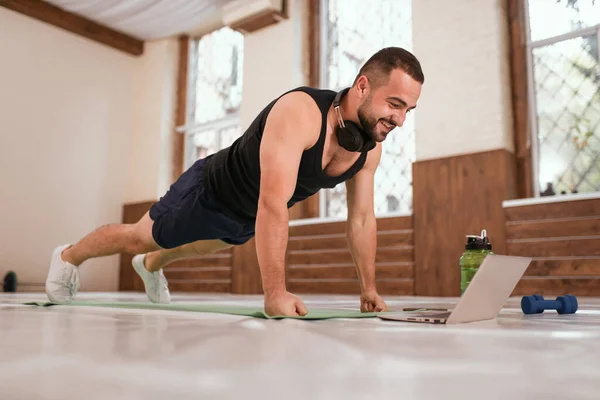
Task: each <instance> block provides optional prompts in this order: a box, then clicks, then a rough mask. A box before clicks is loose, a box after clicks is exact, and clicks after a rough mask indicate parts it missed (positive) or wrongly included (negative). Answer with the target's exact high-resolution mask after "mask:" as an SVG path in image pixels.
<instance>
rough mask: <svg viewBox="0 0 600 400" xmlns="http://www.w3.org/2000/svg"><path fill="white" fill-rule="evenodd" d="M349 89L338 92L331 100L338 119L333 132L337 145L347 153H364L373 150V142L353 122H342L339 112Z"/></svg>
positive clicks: (374, 143)
mask: <svg viewBox="0 0 600 400" xmlns="http://www.w3.org/2000/svg"><path fill="white" fill-rule="evenodd" d="M349 90H350V88H346V89H344V90H341V91H339V92H338V93H337V94H336V95H335V98H334V99H333V108H334V109H335V112H336V114H337V117H338V123H339V125H338V127H337V129H336V131H335V133H336V136H337V139H338V143H339V144H340V146H342V147H343V148H344V149H346V150H348V151H356V152H361V153H362V152H364V151H369V150H372V149H374V148H375V145H376V142H375V140H374V139H373V138H372V137H371V136H370V135H368V134H367V133H366V132H365V131H363V129H362V128H361V126H360V125H359V124H357V123H355V122H352V121H348V120H344V119H343V118H342V113H341V111H340V102H341V101H342V97H344V96H345V95H346V93H348V91H349Z"/></svg>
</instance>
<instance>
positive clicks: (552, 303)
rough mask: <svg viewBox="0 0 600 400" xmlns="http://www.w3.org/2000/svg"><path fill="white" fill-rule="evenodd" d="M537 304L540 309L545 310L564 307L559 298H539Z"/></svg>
mask: <svg viewBox="0 0 600 400" xmlns="http://www.w3.org/2000/svg"><path fill="white" fill-rule="evenodd" d="M535 304H536V306H537V308H538V309H543V310H560V309H562V304H560V301H558V300H537V301H536V303H535Z"/></svg>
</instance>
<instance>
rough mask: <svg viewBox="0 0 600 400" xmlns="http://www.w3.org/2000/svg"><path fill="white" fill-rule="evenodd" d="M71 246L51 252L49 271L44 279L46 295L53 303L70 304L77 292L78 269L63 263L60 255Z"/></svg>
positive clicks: (64, 246) (63, 246)
mask: <svg viewBox="0 0 600 400" xmlns="http://www.w3.org/2000/svg"><path fill="white" fill-rule="evenodd" d="M69 246H71V245H70V244H65V245H62V246H58V247H57V248H55V249H54V251H53V252H52V259H51V260H50V271H49V272H48V277H47V278H46V294H47V295H48V298H49V299H50V301H51V302H53V303H58V304H65V303H70V302H71V301H72V300H73V299H74V298H75V295H76V294H77V290H79V268H77V267H76V266H74V265H73V264H70V263H68V262H66V261H63V259H62V257H61V253H62V252H63V250H64V249H66V248H67V247H69Z"/></svg>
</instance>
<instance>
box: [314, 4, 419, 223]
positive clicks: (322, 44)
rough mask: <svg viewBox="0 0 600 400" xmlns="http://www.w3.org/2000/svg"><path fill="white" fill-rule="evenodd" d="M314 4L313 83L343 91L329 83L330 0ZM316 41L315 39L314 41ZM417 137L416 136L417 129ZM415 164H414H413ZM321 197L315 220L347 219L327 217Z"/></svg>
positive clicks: (321, 195)
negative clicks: (315, 76) (316, 13)
mask: <svg viewBox="0 0 600 400" xmlns="http://www.w3.org/2000/svg"><path fill="white" fill-rule="evenodd" d="M311 1H312V4H311V5H310V7H311V9H314V7H318V15H316V16H312V18H313V19H314V20H316V21H317V22H316V24H317V29H318V32H319V33H318V35H314V37H315V38H317V40H319V43H318V44H317V48H313V51H314V54H316V57H317V59H318V61H316V64H317V65H316V66H312V69H313V70H316V72H317V78H316V80H314V81H313V83H314V85H315V86H318V87H320V88H325V87H327V88H329V89H331V90H341V89H343V88H332V87H329V82H328V79H327V77H328V73H327V63H326V60H327V50H328V22H329V7H328V6H329V4H328V2H329V0H311ZM313 41H314V39H313ZM415 135H416V127H415ZM413 163H414V162H413ZM410 186H411V188H412V179H411V185H410ZM376 191H377V186H375V192H376ZM318 194H319V197H318V205H319V206H318V210H319V215H318V217H316V218H313V219H318V220H320V221H322V222H330V221H332V222H335V221H338V220H339V219H340V218H344V219H345V218H346V217H338V216H326V215H327V195H326V191H325V190H321V191H319V193H318ZM412 199H414V193H412V194H411V201H414V200H412ZM413 208H414V207H411V209H413ZM409 215H412V211H411V212H405V211H393V212H385V213H380V214H378V215H377V218H378V219H379V218H393V217H404V216H409Z"/></svg>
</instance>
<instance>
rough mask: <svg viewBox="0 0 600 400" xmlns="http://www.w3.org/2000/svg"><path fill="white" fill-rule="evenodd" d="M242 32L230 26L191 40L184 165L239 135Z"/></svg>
mask: <svg viewBox="0 0 600 400" xmlns="http://www.w3.org/2000/svg"><path fill="white" fill-rule="evenodd" d="M243 45H244V36H243V35H242V34H241V33H239V32H237V31H234V30H232V29H230V28H229V27H224V28H221V29H219V30H217V31H214V32H212V33H210V34H208V35H204V36H202V37H201V38H200V39H196V40H194V41H193V42H192V46H191V49H190V80H189V82H190V84H189V92H188V115H187V121H188V122H187V125H186V128H185V168H186V169H187V168H188V167H189V166H191V165H192V164H193V163H194V162H195V161H196V160H197V159H198V158H202V157H206V156H207V155H209V154H212V153H214V152H216V151H218V150H221V149H224V148H226V147H228V146H230V145H231V143H233V141H234V140H235V139H237V138H238V137H239V136H240V135H241V128H240V117H239V110H240V105H241V101H242V78H243V77H242V72H243V71H242V62H243Z"/></svg>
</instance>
